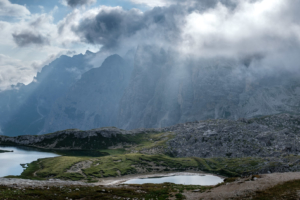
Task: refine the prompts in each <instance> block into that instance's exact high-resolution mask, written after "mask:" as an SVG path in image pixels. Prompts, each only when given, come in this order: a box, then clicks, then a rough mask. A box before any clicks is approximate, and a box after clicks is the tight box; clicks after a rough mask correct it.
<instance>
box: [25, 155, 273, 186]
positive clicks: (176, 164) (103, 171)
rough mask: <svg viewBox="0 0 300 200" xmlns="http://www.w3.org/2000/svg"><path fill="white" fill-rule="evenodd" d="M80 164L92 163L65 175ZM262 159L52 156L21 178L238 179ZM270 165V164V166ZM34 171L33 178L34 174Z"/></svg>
mask: <svg viewBox="0 0 300 200" xmlns="http://www.w3.org/2000/svg"><path fill="white" fill-rule="evenodd" d="M81 161H92V163H93V164H92V166H91V167H90V168H86V169H83V170H82V172H83V173H84V175H85V177H84V176H83V175H82V174H80V173H68V172H67V170H68V169H70V168H71V166H72V165H74V164H76V163H78V162H81ZM263 162H264V160H262V159H261V158H241V159H230V158H210V159H202V158H172V157H169V156H166V155H144V154H134V153H132V154H120V155H110V156H104V157H97V158H95V157H67V156H62V157H55V158H46V159H40V160H39V161H37V162H33V163H31V164H29V167H28V168H27V169H26V170H25V171H24V172H23V173H22V175H21V177H22V178H34V179H49V178H58V179H66V180H82V179H86V180H88V181H92V180H94V181H95V180H97V179H99V178H102V177H116V176H120V175H127V174H139V173H149V172H166V171H189V170H200V171H205V172H210V173H215V174H221V175H225V176H230V177H233V176H239V175H241V174H245V172H246V173H247V172H248V173H255V172H256V171H257V170H259V169H260V168H261V167H262V165H261V163H263ZM271 164H272V163H271ZM34 172H36V173H35V174H36V176H34V175H33V173H34Z"/></svg>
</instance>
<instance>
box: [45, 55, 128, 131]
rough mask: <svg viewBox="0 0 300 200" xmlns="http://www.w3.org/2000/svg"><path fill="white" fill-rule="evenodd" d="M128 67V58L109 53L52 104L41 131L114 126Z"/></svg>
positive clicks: (126, 81) (125, 85)
mask: <svg viewBox="0 0 300 200" xmlns="http://www.w3.org/2000/svg"><path fill="white" fill-rule="evenodd" d="M131 71H132V67H131V65H130V62H129V61H127V60H124V59H123V58H121V57H120V56H118V55H112V56H110V57H108V58H107V59H106V60H105V61H104V62H103V64H102V66H101V67H99V68H94V69H91V70H89V71H88V72H86V73H84V74H83V75H82V77H81V79H80V80H78V81H77V82H76V83H75V84H74V85H73V86H72V87H71V88H70V89H69V90H68V92H67V94H66V95H64V97H62V98H60V99H59V100H57V102H56V103H55V105H54V106H53V107H52V110H51V112H50V114H49V116H48V117H47V119H46V123H45V127H44V133H47V132H54V131H58V130H63V129H68V128H70V127H71V128H78V129H83V130H86V129H92V128H97V127H107V126H116V125H117V124H116V119H117V113H118V110H119V102H120V99H121V97H122V96H123V93H124V91H125V89H126V88H127V86H128V83H129V79H130V76H131Z"/></svg>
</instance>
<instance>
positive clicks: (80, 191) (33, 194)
mask: <svg viewBox="0 0 300 200" xmlns="http://www.w3.org/2000/svg"><path fill="white" fill-rule="evenodd" d="M211 188H212V187H204V186H185V185H175V184H171V183H165V184H144V185H130V186H120V187H101V186H97V187H74V186H72V187H48V188H23V189H20V188H9V187H5V186H0V199H20V200H23V199H26V200H27V199H28V200H31V199H43V200H50V199H57V200H65V199H86V200H88V199H101V200H105V199H107V200H111V199H130V200H133V199H135V200H142V199H144V200H150V199H156V200H166V199H169V197H173V198H174V199H177V200H180V199H185V197H184V195H183V194H182V193H183V192H184V191H191V190H198V191H201V192H204V191H206V190H209V189H211Z"/></svg>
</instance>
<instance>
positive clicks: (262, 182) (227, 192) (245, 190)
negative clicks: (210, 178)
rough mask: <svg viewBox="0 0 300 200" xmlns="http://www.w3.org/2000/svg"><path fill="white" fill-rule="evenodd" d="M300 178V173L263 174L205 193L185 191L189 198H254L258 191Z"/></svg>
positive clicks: (192, 199)
mask: <svg viewBox="0 0 300 200" xmlns="http://www.w3.org/2000/svg"><path fill="white" fill-rule="evenodd" d="M292 180H300V173H299V172H296V173H274V174H263V175H261V176H260V178H254V179H252V180H251V179H249V177H247V178H244V179H237V180H236V181H234V182H232V183H227V184H226V185H222V186H220V187H215V188H213V189H212V190H210V191H207V192H204V193H197V192H185V193H184V195H185V196H186V197H187V199H189V200H194V199H195V200H196V199H197V200H198V199H252V198H250V197H252V196H255V194H256V192H259V191H264V190H266V189H268V188H271V187H274V186H276V185H278V184H282V183H285V182H287V181H292Z"/></svg>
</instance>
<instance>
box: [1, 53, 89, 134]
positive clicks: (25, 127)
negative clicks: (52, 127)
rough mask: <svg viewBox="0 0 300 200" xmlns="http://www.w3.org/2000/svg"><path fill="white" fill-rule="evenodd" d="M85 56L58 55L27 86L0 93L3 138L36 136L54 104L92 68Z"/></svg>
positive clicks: (87, 55)
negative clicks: (7, 136)
mask: <svg viewBox="0 0 300 200" xmlns="http://www.w3.org/2000/svg"><path fill="white" fill-rule="evenodd" d="M93 56H94V55H93V54H92V53H89V52H88V53H87V54H86V55H82V54H79V55H77V56H73V57H68V56H61V57H60V58H58V59H56V60H55V61H53V62H52V63H51V64H49V65H47V66H45V67H44V68H43V69H42V71H41V72H40V73H38V74H37V76H36V78H35V80H34V81H33V82H32V83H30V84H29V85H27V86H25V85H20V86H19V87H18V88H17V89H15V90H11V91H5V92H2V93H0V102H1V103H0V106H1V109H0V110H1V114H2V118H1V122H0V123H1V128H2V132H3V133H4V134H5V135H11V136H13V135H24V134H38V133H40V131H41V130H42V129H43V127H44V123H45V119H46V116H48V114H49V113H50V110H51V107H52V105H53V104H54V102H55V101H56V100H57V99H58V98H59V97H61V96H62V95H64V94H65V93H66V92H67V90H68V89H69V87H70V86H71V85H72V84H73V83H75V82H76V81H77V80H78V79H80V77H81V74H82V73H84V72H86V71H88V70H89V69H91V68H92V65H90V64H89V58H91V57H93Z"/></svg>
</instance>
